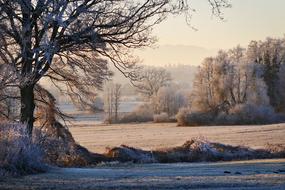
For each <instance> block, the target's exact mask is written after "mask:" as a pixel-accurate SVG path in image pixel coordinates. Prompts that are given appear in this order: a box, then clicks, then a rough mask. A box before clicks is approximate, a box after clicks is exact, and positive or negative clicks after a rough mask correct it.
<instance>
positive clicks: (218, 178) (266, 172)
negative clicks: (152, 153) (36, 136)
mask: <svg viewBox="0 0 285 190" xmlns="http://www.w3.org/2000/svg"><path fill="white" fill-rule="evenodd" d="M284 171H285V160H284V159H283V160H252V161H243V162H221V163H194V164H191V163H178V164H142V165H133V164H128V165H115V166H101V167H97V168H94V169H73V168H69V169H53V170H51V171H50V172H49V173H45V174H40V175H30V176H25V177H21V178H13V179H6V180H0V189H3V190H5V189H7V190H8V189H10V190H12V189H13V190H14V189H18V190H28V189H37V190H38V189H44V190H48V189H66V190H67V189H69V190H78V189H88V190H89V189H90V190H91V189H92V190H95V189H190V188H191V189H276V190H277V189H285V173H284Z"/></svg>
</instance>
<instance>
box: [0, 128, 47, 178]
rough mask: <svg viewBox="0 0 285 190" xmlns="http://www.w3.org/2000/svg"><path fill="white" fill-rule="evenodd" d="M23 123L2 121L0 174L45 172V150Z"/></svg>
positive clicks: (14, 174)
mask: <svg viewBox="0 0 285 190" xmlns="http://www.w3.org/2000/svg"><path fill="white" fill-rule="evenodd" d="M25 129H26V127H25V126H24V125H22V124H16V123H15V124H4V123H2V124H1V123H0V176H10V175H12V176H20V175H27V174H34V173H40V172H44V171H46V169H47V165H46V164H44V162H43V152H42V150H41V149H40V147H39V145H38V144H37V143H35V142H33V140H31V139H30V138H29V136H28V134H27V133H26V130H25Z"/></svg>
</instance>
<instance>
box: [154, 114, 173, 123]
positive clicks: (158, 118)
mask: <svg viewBox="0 0 285 190" xmlns="http://www.w3.org/2000/svg"><path fill="white" fill-rule="evenodd" d="M153 121H154V122H155V123H165V122H169V121H170V119H169V116H168V114H167V113H160V114H155V115H153Z"/></svg>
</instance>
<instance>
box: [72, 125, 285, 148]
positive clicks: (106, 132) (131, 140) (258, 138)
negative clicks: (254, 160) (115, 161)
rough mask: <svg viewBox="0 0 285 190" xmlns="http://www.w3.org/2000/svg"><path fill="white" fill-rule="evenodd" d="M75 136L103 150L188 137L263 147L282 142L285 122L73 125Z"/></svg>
mask: <svg viewBox="0 0 285 190" xmlns="http://www.w3.org/2000/svg"><path fill="white" fill-rule="evenodd" d="M70 130H71V132H72V134H73V135H74V137H75V139H76V140H77V141H78V142H79V143H80V144H81V145H83V146H85V147H87V148H88V149H89V150H91V151H94V152H98V153H103V152H105V148H106V147H114V146H120V145H121V144H125V145H128V146H132V147H137V148H141V149H145V150H154V149H157V148H166V147H167V148H168V147H174V146H180V145H182V144H183V143H185V142H186V141H187V140H190V139H191V138H197V137H203V138H206V139H207V140H209V141H211V142H219V143H223V144H230V145H244V146H249V147H251V148H264V147H266V145H267V144H268V143H269V144H273V145H276V144H283V145H285V138H284V135H285V124H276V125H257V126H211V127H177V126H176V124H175V123H165V124H153V123H146V124H119V125H85V124H82V125H76V126H74V127H70Z"/></svg>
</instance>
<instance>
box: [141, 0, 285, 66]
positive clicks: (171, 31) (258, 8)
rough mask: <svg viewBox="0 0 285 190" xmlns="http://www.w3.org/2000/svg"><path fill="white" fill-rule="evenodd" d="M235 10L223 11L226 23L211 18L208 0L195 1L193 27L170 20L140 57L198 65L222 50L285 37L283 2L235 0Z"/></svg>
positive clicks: (180, 19) (157, 62)
mask: <svg viewBox="0 0 285 190" xmlns="http://www.w3.org/2000/svg"><path fill="white" fill-rule="evenodd" d="M231 2H232V8H230V9H227V10H225V11H224V18H225V19H224V20H223V21H221V20H219V19H218V18H216V17H214V16H212V14H211V10H210V8H209V5H208V4H207V1H201V0H193V1H192V7H193V8H194V9H195V10H196V12H195V13H193V18H192V21H191V25H192V26H193V27H195V28H196V29H197V31H196V30H193V29H192V28H191V27H190V26H189V25H187V24H186V22H185V17H184V16H176V17H171V18H168V20H167V21H165V22H163V23H162V24H160V25H159V26H157V27H156V28H155V30H154V34H155V35H156V36H157V38H158V43H157V44H156V46H157V47H156V48H155V49H146V50H144V51H142V52H139V53H138V55H139V56H140V58H141V59H143V64H148V65H168V64H191V65H198V64H200V63H201V61H202V60H203V58H205V57H206V56H211V55H215V53H216V52H217V51H218V50H219V49H228V48H232V47H234V46H237V45H238V44H240V45H242V46H247V44H248V43H249V42H250V41H251V40H264V39H265V38H266V37H279V38H280V37H283V35H284V33H285V25H284V23H283V22H284V20H285V12H284V10H283V8H284V7H285V1H284V0H271V1H269V0H232V1H231Z"/></svg>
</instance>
